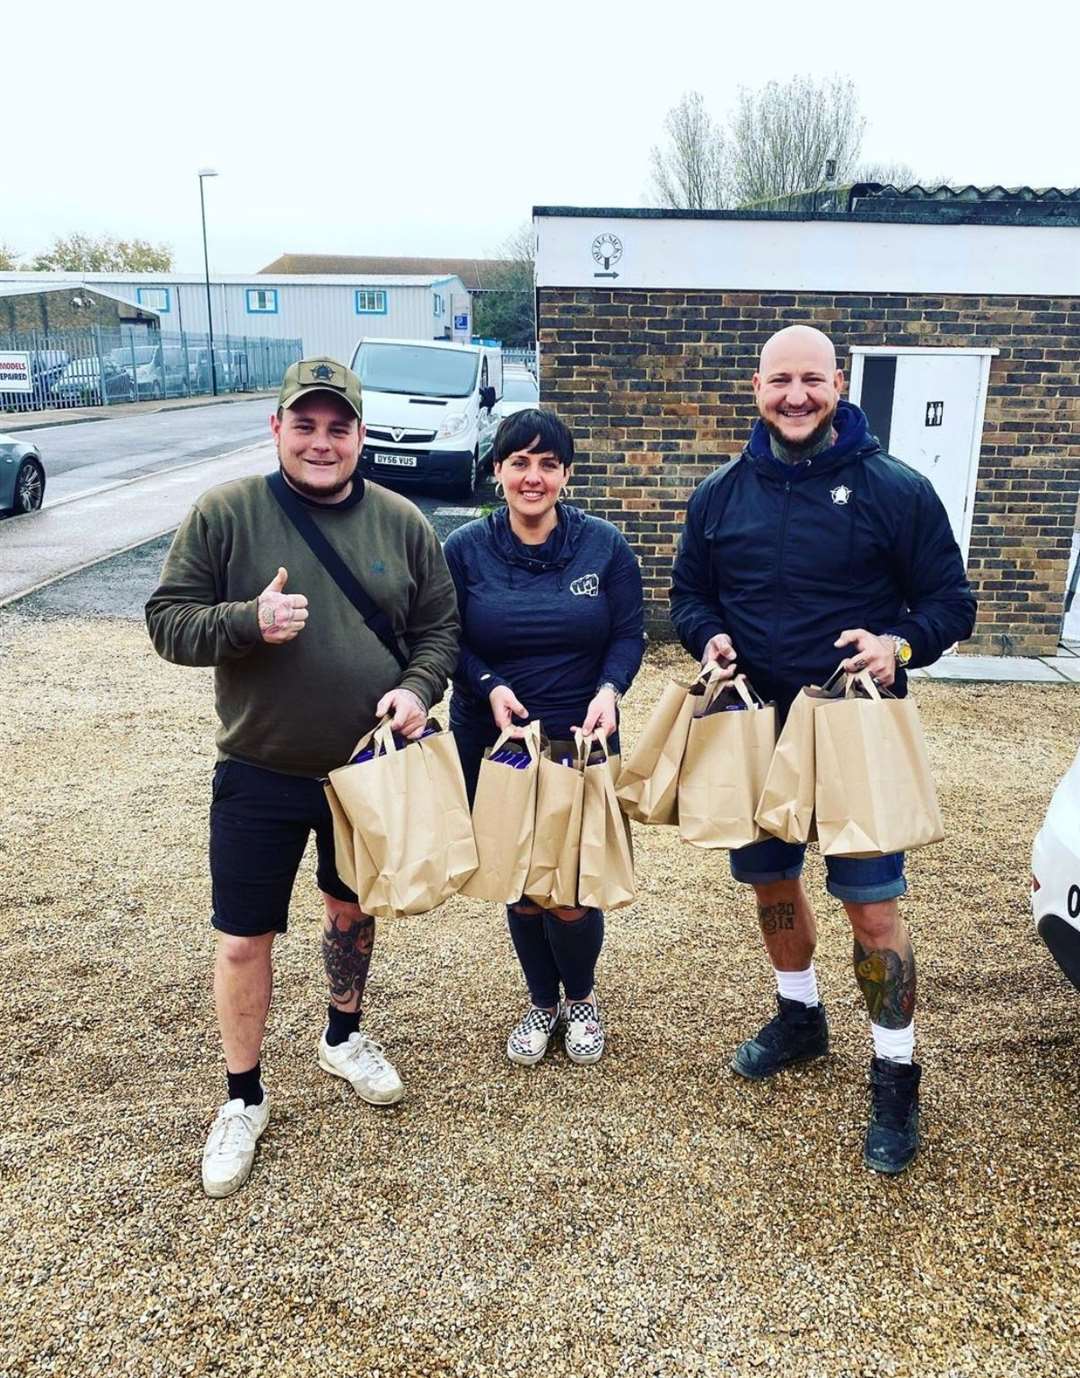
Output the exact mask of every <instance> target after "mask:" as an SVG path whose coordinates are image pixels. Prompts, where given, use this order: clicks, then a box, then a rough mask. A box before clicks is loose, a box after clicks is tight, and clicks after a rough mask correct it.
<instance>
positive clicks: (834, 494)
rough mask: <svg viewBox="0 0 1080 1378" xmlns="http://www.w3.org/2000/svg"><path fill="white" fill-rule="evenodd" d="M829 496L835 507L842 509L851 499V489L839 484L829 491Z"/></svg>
mask: <svg viewBox="0 0 1080 1378" xmlns="http://www.w3.org/2000/svg"><path fill="white" fill-rule="evenodd" d="M829 495H830V496H831V498H832V500H833V502H835V503H836V505H837V507H844V506H846V505H847V501H848V499H849V498H850V497H851V489H850V488H847V487H845V486H844V484H842V483H839V484H837V486H836V487H835V488H830V489H829Z"/></svg>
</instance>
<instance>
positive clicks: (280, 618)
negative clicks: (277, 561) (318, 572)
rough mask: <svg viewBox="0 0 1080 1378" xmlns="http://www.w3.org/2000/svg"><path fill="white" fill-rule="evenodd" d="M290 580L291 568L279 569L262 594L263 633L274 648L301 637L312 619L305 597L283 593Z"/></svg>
mask: <svg viewBox="0 0 1080 1378" xmlns="http://www.w3.org/2000/svg"><path fill="white" fill-rule="evenodd" d="M288 577H289V572H288V570H287V569H279V570H278V572H277V573H276V574H275V575H274V577H273V578H272V579H271V580H270V582H269V583H268V584H267V586H266V587H265V588H264V589H263V591H262V593H260V594H259V632H260V634H261V635H262V639H263V640H264V641H268V642H269V643H270V645H271V646H280V645H281V644H282V643H283V642H285V641H291V640H292V639H293V637H294V636H299V635H300V633H301V632H302V631H303V630H304V624H305V622H307V619H308V610H307V599H306V598H305V597H304V595H303V594H302V593H282V589H283V588H284V587H285V580H286V579H288Z"/></svg>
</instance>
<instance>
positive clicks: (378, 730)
mask: <svg viewBox="0 0 1080 1378" xmlns="http://www.w3.org/2000/svg"><path fill="white" fill-rule="evenodd" d="M372 742H374V743H375V755H376V756H386V755H388V754H389V753H390V752H391V751H393V750H394V734H393V731H392V730H391V728H390V714H389V713H384V714H383V716H382V717H381V718H380V719H379V721H378V722H377V723H376V724H375V726H374V727H373V728H372V729H371V731H370V732H365V733H364V735H363V736H362V737H361V738H360V740H359V741H358V742H357V743H356V745H355V746H354V747H353V749H352V750H351V751H350V752H349V760H350V761H351V760H352V758H353V757H354V756H359V755H360V753H361V751H363V750H364V748H365V747H366V746H370V745H371V743H372ZM380 748H381V750H380Z"/></svg>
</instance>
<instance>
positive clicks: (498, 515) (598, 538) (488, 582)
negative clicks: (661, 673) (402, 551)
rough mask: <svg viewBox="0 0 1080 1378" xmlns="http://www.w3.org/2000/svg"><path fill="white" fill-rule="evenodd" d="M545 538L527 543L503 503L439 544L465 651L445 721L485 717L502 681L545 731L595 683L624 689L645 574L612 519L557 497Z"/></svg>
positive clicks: (633, 663)
mask: <svg viewBox="0 0 1080 1378" xmlns="http://www.w3.org/2000/svg"><path fill="white" fill-rule="evenodd" d="M556 512H557V514H558V519H559V520H558V525H557V526H556V528H555V530H554V531H553V532H552V534H551V536H550V537H549V538H548V539H547V540H546V541H545V542H544V544H543V545H541V546H528V545H524V544H523V543H522V542H521V541H519V540H518V539H517V537H516V536H515V535H514V533H513V532H512V531H511V530H510V523H509V520H508V516H507V511H506V509H505V508H499V509H498V510H497V511H495V512H493V513H491V515H490V516H487V517H481V518H479V519H478V520H477V521H473V522H468V523H466V525H465V526H460V527H458V529H457V530H456V531H453V532H451V534H450V535H449V536H448V537H447V538H446V544H445V546H444V547H443V549H444V552H445V555H446V563H447V565H448V566H449V567H450V574H451V576H452V577H453V580H454V584H455V586H456V588H457V596H458V607H459V609H460V612H461V628H462V630H461V649H460V652H459V656H458V665H457V669H456V671H455V672H454V696H453V698H452V700H451V703H450V719H451V723H459V724H464V723H466V722H469V721H473V722H479V723H485V724H488V723H490V722H491V704H490V703H489V702H488V695H489V694H490V693H491V691H492V689H494V688H496V687H497V686H498V685H500V684H508V685H509V686H510V688H511V689H512V690H513V691H514V693H515V694H516V695H517V697H518V699H519V700H520V701H521V702H522V703H523V704H524V705H525V707H526V708H527V709H528V710H529V715H530V717H531V718H539V719H540V720H541V722H542V723H543V725H544V730H545V732H546V733H547V734H548V736H549V737H551V738H552V739H556V738H558V739H560V740H561V739H565V738H567V737H569V735H570V728H571V727H573V726H576V725H579V724H580V723H581V720H582V718H583V717H584V715H585V709H586V708H587V706H588V704H589V701H590V700H591V699H592V697H593V695H594V694H595V693H596V690H597V688H598V686H599V685H601V684H603V683H605V682H606V681H610V682H611V683H612V684H614V685H615V687H616V688H617V689H618V690H619V691H620V692H622V693H625V692H626V690H627V689H628V688H629V687H630V683H631V681H632V680H633V678H634V676H635V675H636V674H637V672H638V667H639V666H640V665H641V657H642V654H643V652H644V647H645V613H644V605H643V602H642V594H641V570H640V569H639V567H638V562H637V559H636V557H635V555H634V553H633V551H632V550H631V549H630V547H629V546H628V545H627V543H626V540H625V538H624V537H623V535H622V533H621V532H620V531H619V530H618V529H617V528H616V527H614V526H612V524H611V523H610V522H606V521H602V520H601V519H600V518H599V517H590V516H587V515H586V514H585V513H584V512H582V511H581V509H580V508H577V507H571V506H570V505H569V504H568V503H564V502H560V503H559V504H558V506H557V508H556Z"/></svg>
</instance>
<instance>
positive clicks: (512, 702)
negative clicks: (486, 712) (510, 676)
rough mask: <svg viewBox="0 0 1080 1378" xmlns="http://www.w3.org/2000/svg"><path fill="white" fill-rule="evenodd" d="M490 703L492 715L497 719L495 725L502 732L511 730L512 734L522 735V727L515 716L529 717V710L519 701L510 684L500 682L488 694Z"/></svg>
mask: <svg viewBox="0 0 1080 1378" xmlns="http://www.w3.org/2000/svg"><path fill="white" fill-rule="evenodd" d="M488 703H490V704H491V716H492V717H493V718H494V719H495V726H496V727H497V728H498V729H499V731H500V732H505V731H506V730H507V729H509V730H510V733H511V735H512V736H515V737H520V736H521V735H522V733H521V729H520V728H519V727H518V725H517V723H516V722H514V719H515V718H527V717H528V716H529V710H528V709H527V708H526V707H525V705H524V704H523V703H519V702H518V699H517V695H516V694H515V693H514V691H513V689H511V688H510V686H509V685H508V684H499V685H497V686H496V687H495V688H494V689H492V691H491V693H490V694H489V695H488Z"/></svg>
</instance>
